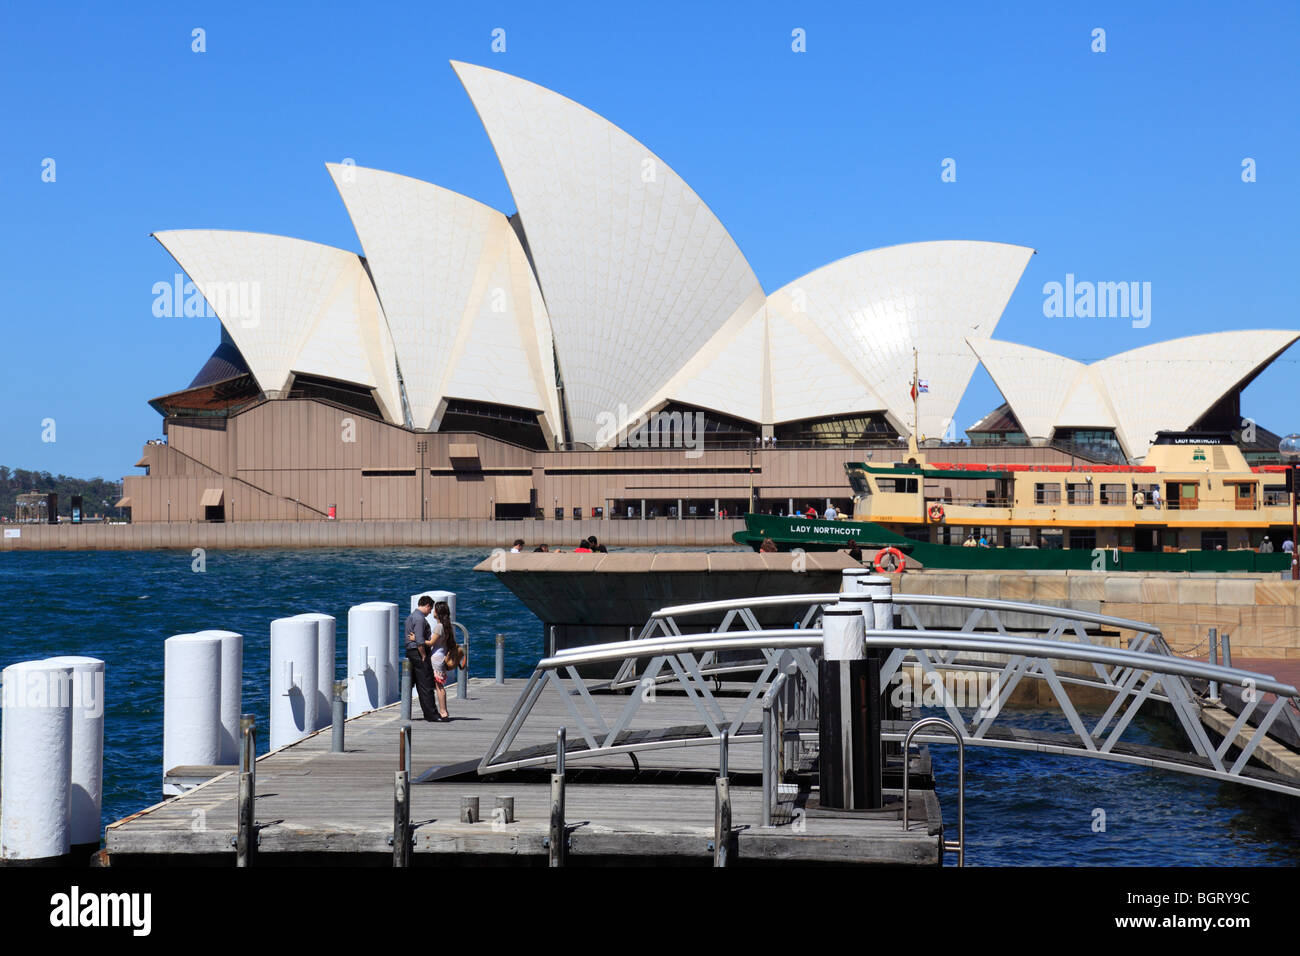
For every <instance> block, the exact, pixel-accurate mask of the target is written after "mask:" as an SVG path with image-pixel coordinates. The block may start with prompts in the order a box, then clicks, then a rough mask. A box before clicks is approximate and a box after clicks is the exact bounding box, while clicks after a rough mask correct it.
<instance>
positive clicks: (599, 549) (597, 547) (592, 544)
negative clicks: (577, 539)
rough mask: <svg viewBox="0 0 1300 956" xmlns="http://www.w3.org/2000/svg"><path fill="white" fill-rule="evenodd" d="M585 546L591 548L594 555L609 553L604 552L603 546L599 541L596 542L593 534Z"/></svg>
mask: <svg viewBox="0 0 1300 956" xmlns="http://www.w3.org/2000/svg"><path fill="white" fill-rule="evenodd" d="M587 546H588V547H589V548H591V550H592V551H594V552H595V553H596V554H608V553H609V552H608V551H607V550H606V548H605V546H604V545H603V544H601V543H600V542H599V541H597V540H596V536H595V535H594V534H593V535H592V536H591V537H590V538H588V539H587Z"/></svg>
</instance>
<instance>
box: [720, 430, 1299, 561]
mask: <svg viewBox="0 0 1300 956" xmlns="http://www.w3.org/2000/svg"><path fill="white" fill-rule="evenodd" d="M844 470H845V473H846V474H847V476H848V480H849V484H850V485H851V486H852V489H853V515H852V517H851V518H850V517H848V516H839V517H838V518H837V520H825V519H824V518H822V517H820V516H819V517H816V518H813V517H804V516H801V515H798V514H796V515H760V514H747V515H745V530H744V531H738V532H736V533H735V534H734V535H733V536H732V538H733V540H734V541H735V542H736V543H737V544H746V545H750V546H751V547H754V548H756V549H757V548H759V547H760V546H761V545H762V543H763V541H764V539H770V540H771V541H772V542H773V544H775V545H776V547H777V549H778V550H782V551H788V550H791V549H793V548H803V549H805V550H816V551H831V550H842V549H845V548H851V547H854V546H857V547H859V548H862V549H885V548H894V549H896V550H897V551H899V552H902V553H903V554H905V555H907V556H909V557H911V558H912V559H914V560H913V563H915V564H919V565H920V566H922V567H927V568H1006V569H1026V570H1028V569H1075V568H1077V569H1093V570H1135V571H1136V570H1140V571H1282V570H1285V569H1287V568H1289V567H1290V564H1291V555H1290V554H1285V553H1283V550H1282V546H1283V542H1284V541H1285V540H1287V539H1289V538H1290V537H1291V521H1292V515H1291V498H1290V478H1289V475H1288V466H1286V465H1258V466H1254V467H1252V466H1251V465H1249V464H1248V463H1247V462H1246V459H1245V456H1244V455H1243V454H1242V452H1241V450H1240V449H1239V448H1238V447H1237V446H1236V445H1235V444H1234V443H1233V441H1232V439H1231V438H1230V437H1229V436H1228V435H1226V434H1215V433H1200V432H1160V433H1159V435H1158V436H1157V439H1156V442H1155V444H1153V445H1152V446H1151V448H1150V450H1149V451H1148V453H1147V456H1146V459H1145V461H1144V462H1143V464H1141V465H1104V464H1093V463H1086V464H1085V463H1077V464H1072V465H1028V464H997V465H991V464H969V463H951V462H930V461H927V458H926V455H924V454H923V453H922V452H920V451H919V450H918V449H917V447H916V443H915V440H912V441H911V442H909V445H908V456H907V460H906V461H905V462H900V463H897V464H893V465H871V464H868V463H865V462H860V461H859V462H848V463H846V464H845V466H844ZM1266 537H1267V539H1268V543H1267V544H1266V543H1265V538H1266ZM1270 550H1271V553H1270Z"/></svg>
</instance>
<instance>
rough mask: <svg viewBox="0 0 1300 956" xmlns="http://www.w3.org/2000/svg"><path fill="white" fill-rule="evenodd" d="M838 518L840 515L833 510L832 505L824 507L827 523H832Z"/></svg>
mask: <svg viewBox="0 0 1300 956" xmlns="http://www.w3.org/2000/svg"><path fill="white" fill-rule="evenodd" d="M839 516H840V513H839V512H838V511H836V510H835V506H834V505H830V504H828V505H827V506H826V520H827V521H834V520H835V519H836V518H838V517H839Z"/></svg>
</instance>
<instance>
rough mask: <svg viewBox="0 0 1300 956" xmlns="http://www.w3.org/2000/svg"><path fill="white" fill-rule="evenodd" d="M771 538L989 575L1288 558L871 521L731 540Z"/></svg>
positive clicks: (1240, 564)
mask: <svg viewBox="0 0 1300 956" xmlns="http://www.w3.org/2000/svg"><path fill="white" fill-rule="evenodd" d="M764 538H770V539H771V540H772V543H773V544H775V545H776V547H777V550H779V551H790V550H793V549H794V548H802V549H803V550H805V551H841V550H844V549H847V548H852V547H854V546H857V547H859V548H862V549H863V550H875V549H878V548H888V547H894V548H897V549H898V550H900V551H902V552H903V553H904V554H906V555H908V557H910V558H914V559H915V560H916V561H917V562H919V563H920V565H921V566H922V567H923V568H933V569H954V570H961V569H970V570H990V571H1000V570H1005V571H1071V570H1076V571H1088V570H1092V571H1209V572H1230V571H1247V572H1279V571H1284V570H1286V569H1288V568H1290V566H1291V564H1290V559H1291V556H1290V555H1289V554H1282V553H1274V554H1259V553H1257V552H1255V551H1247V550H1240V551H1177V552H1159V551H1115V550H1114V549H1109V548H1107V549H1098V550H1096V551H1084V550H1081V549H1063V548H1053V549H1046V548H966V547H962V546H960V545H950V544H931V543H930V542H927V541H915V540H913V539H911V538H907V537H904V536H903V535H901V534H898V533H897V532H895V531H890V530H889V529H888V528H885V527H883V526H881V525H878V524H875V523H874V522H870V521H827V520H825V519H824V518H799V517H781V516H779V515H758V514H747V515H745V530H744V531H737V532H736V533H735V534H733V535H732V536H731V540H733V541H734V542H736V544H741V545H747V546H748V547H751V548H754V549H755V550H757V549H758V547H759V546H760V545H761V544H762V543H763V539H764Z"/></svg>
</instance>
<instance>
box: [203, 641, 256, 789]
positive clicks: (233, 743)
mask: <svg viewBox="0 0 1300 956" xmlns="http://www.w3.org/2000/svg"><path fill="white" fill-rule="evenodd" d="M195 635H196V636H198V637H215V638H216V639H217V640H219V641H220V642H221V704H220V711H221V717H220V720H221V729H220V731H219V737H220V743H221V750H220V752H219V753H218V754H217V763H220V764H237V763H239V715H240V714H241V713H243V704H244V701H243V690H244V636H243V635H242V634H236V633H235V632H234V631H218V630H210V631H196V632H195Z"/></svg>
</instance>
